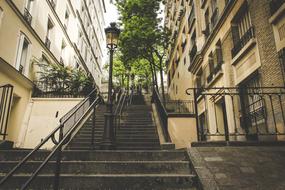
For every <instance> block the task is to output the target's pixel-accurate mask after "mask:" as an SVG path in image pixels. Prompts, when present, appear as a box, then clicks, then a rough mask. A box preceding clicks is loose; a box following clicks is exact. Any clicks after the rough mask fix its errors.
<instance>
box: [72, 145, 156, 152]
mask: <svg viewBox="0 0 285 190" xmlns="http://www.w3.org/2000/svg"><path fill="white" fill-rule="evenodd" d="M115 149H116V150H119V151H122V150H127V151H151V150H161V148H160V146H129V145H128V146H117V147H116V148H115ZM67 150H100V144H97V145H96V144H95V146H94V147H91V146H69V147H67Z"/></svg>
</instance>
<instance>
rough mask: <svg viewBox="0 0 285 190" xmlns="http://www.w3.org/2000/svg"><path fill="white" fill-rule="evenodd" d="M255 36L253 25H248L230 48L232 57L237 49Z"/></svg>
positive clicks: (237, 51) (236, 52)
mask: <svg viewBox="0 0 285 190" xmlns="http://www.w3.org/2000/svg"><path fill="white" fill-rule="evenodd" d="M253 38H255V33H254V27H253V26H252V27H250V28H249V29H248V30H247V32H246V33H245V34H244V35H243V36H242V37H241V38H240V40H239V41H238V42H237V43H236V44H235V45H234V48H233V49H232V57H235V56H236V55H237V54H238V53H239V51H240V50H241V49H242V48H243V47H244V46H245V45H246V44H247V43H248V42H249V41H250V39H253Z"/></svg>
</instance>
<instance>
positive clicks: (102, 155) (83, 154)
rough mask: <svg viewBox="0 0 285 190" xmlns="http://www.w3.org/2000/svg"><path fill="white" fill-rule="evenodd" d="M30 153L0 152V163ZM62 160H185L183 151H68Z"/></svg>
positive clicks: (37, 156) (39, 157) (40, 155)
mask: <svg viewBox="0 0 285 190" xmlns="http://www.w3.org/2000/svg"><path fill="white" fill-rule="evenodd" d="M29 152H30V151H28V150H5V151H0V161H7V160H9V161H15V160H20V159H22V158H24V157H25V156H26V155H27V154H28V153H29ZM49 153H50V151H45V150H42V151H40V152H37V153H36V154H35V155H34V156H33V157H32V159H31V160H43V159H44V158H45V157H46V156H47V155H48V154H49ZM62 159H63V160H70V161H72V160H74V161H75V160H81V161H87V160H92V161H150V160H152V161H177V160H187V155H186V153H185V151H181V150H168V151H85V150H78V151H69V150H64V151H63V153H62Z"/></svg>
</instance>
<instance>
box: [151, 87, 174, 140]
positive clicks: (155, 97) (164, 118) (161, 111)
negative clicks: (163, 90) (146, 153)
mask: <svg viewBox="0 0 285 190" xmlns="http://www.w3.org/2000/svg"><path fill="white" fill-rule="evenodd" d="M152 102H154V104H155V106H156V109H157V112H158V115H159V119H160V121H161V124H162V131H163V135H164V138H165V140H166V142H171V139H170V136H169V133H168V113H167V110H166V108H165V106H164V104H163V102H162V101H161V98H160V96H159V93H158V91H157V89H156V88H154V89H153V93H152Z"/></svg>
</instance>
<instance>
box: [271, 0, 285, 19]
mask: <svg viewBox="0 0 285 190" xmlns="http://www.w3.org/2000/svg"><path fill="white" fill-rule="evenodd" d="M284 3H285V0H271V1H270V3H269V6H270V13H271V15H273V14H274V13H275V12H276V11H277V10H278V9H279V8H280V7H281V6H282V5H283V4H284Z"/></svg>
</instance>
